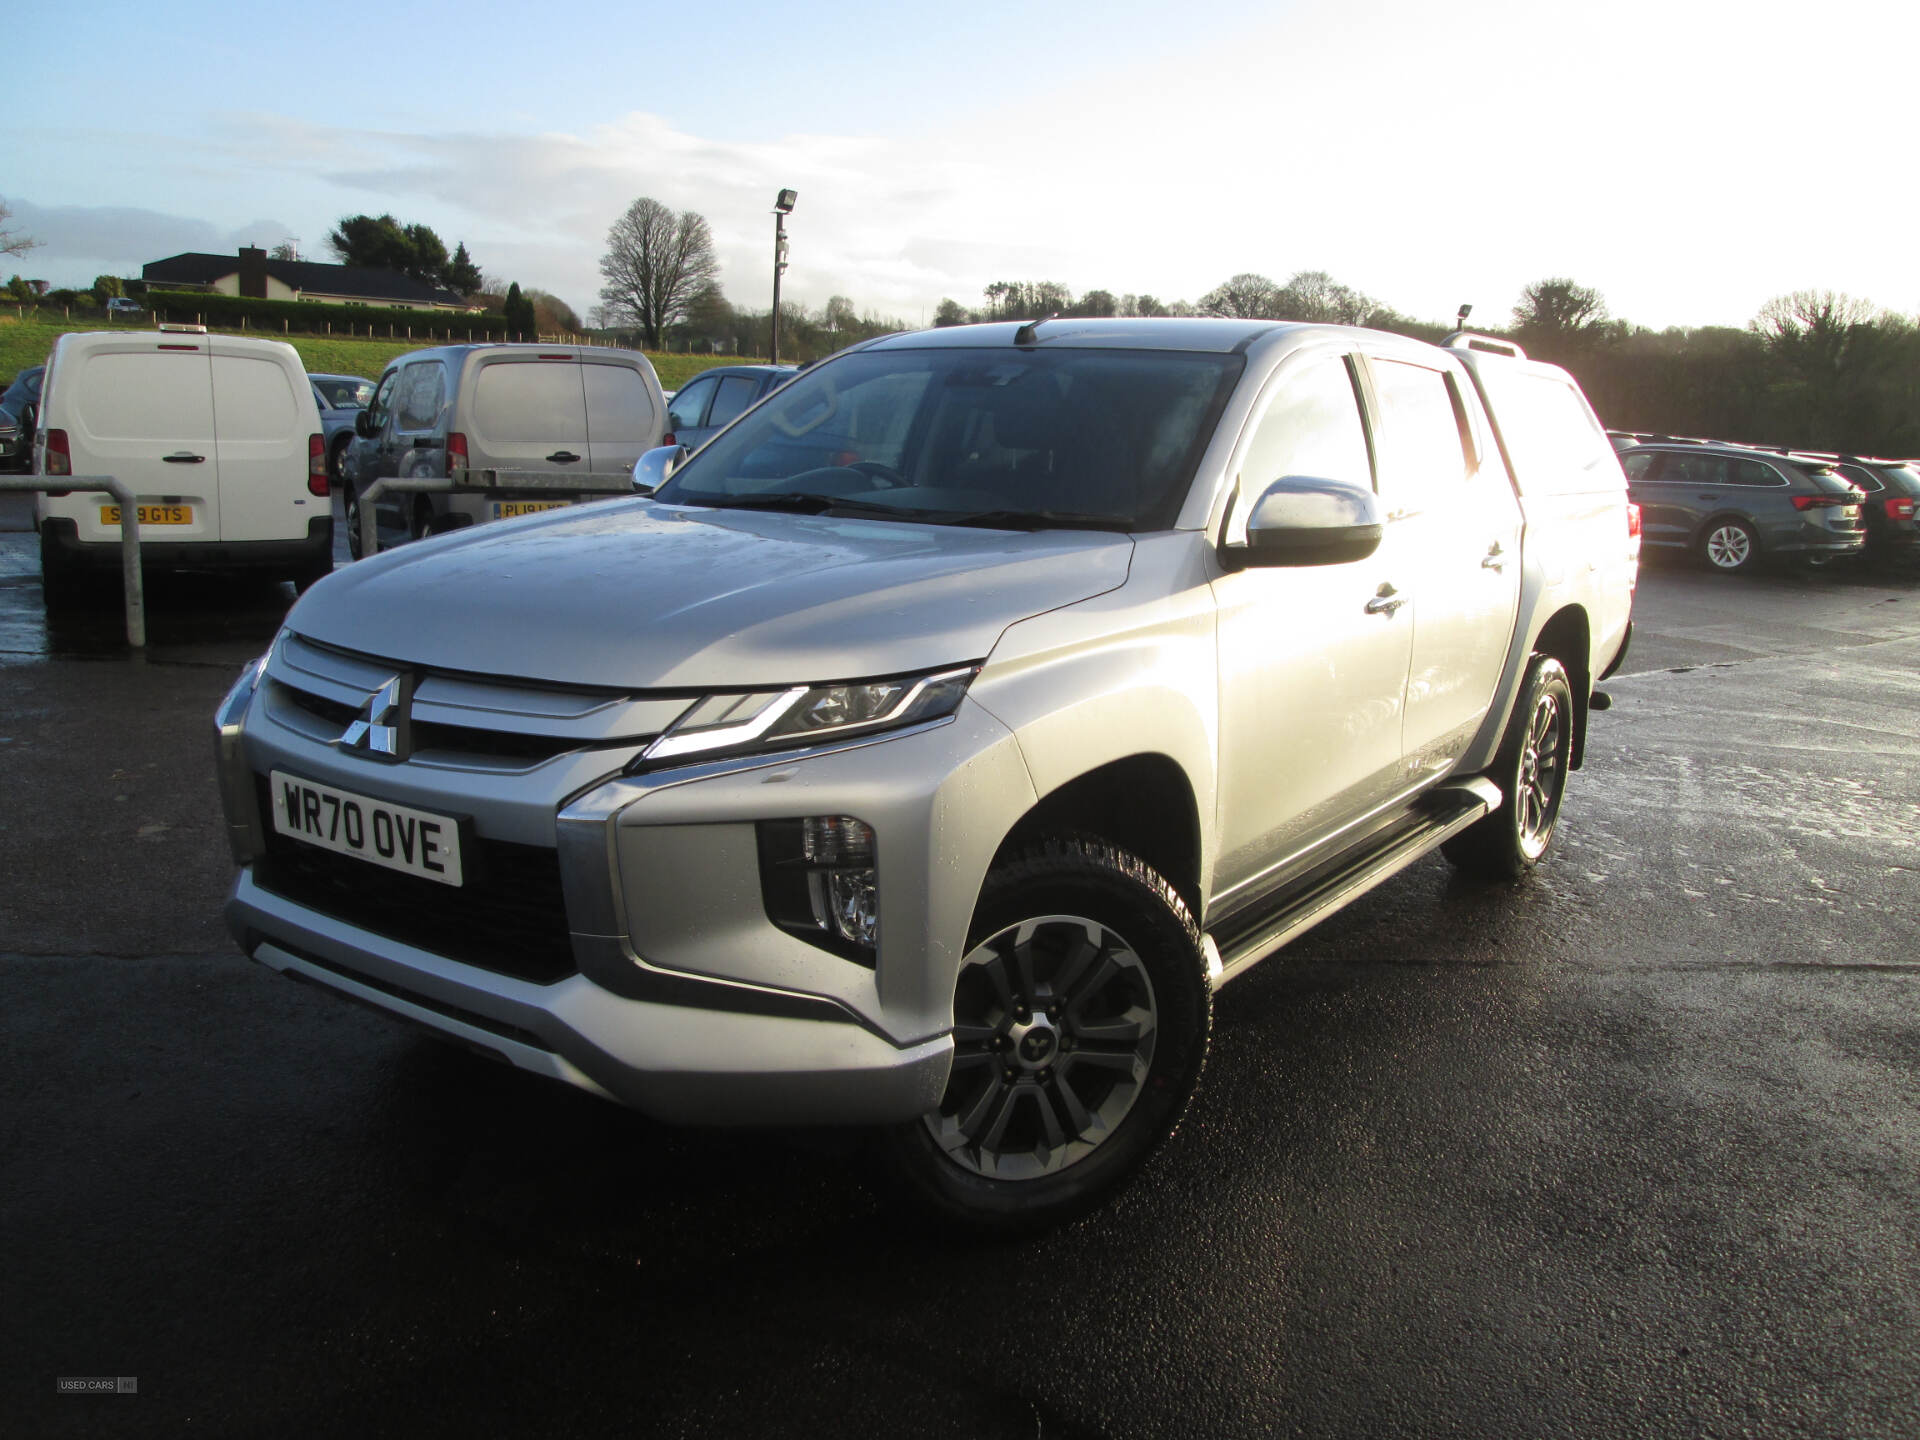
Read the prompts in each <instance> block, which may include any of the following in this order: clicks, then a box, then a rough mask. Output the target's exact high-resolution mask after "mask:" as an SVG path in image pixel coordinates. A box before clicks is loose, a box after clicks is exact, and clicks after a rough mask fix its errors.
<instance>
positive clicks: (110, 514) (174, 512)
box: [100, 505, 193, 525]
mask: <svg viewBox="0 0 1920 1440" xmlns="http://www.w3.org/2000/svg"><path fill="white" fill-rule="evenodd" d="M134 513H135V514H136V515H138V516H139V517H140V523H141V524H142V525H191V524H192V523H193V507H192V506H191V505H140V506H136V507H135V509H134ZM100 523H101V524H102V525H118V524H119V523H120V507H119V506H118V505H102V506H101V507H100Z"/></svg>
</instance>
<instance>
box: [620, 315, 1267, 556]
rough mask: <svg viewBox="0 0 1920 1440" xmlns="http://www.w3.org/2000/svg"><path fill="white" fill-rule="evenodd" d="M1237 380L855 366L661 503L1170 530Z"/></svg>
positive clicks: (810, 383) (705, 459)
mask: <svg viewBox="0 0 1920 1440" xmlns="http://www.w3.org/2000/svg"><path fill="white" fill-rule="evenodd" d="M1243 363H1244V362H1243V361H1242V359H1241V358H1240V357H1239V356H1237V355H1206V354H1188V353H1180V352H1166V351H1145V350H1048V351H1029V350H1013V349H994V350H984V349H952V350H880V351H868V352H863V353H858V354H853V355H847V356H843V357H842V358H840V359H838V360H834V361H830V362H828V363H827V364H825V365H822V366H820V367H818V368H816V369H813V370H809V371H807V372H805V373H804V374H802V375H800V376H798V377H796V378H795V379H794V380H793V381H792V382H790V383H789V384H787V385H786V386H784V387H783V388H781V389H780V390H777V391H775V392H774V393H773V394H772V395H771V396H769V397H768V398H767V399H766V400H764V401H762V402H761V404H760V405H759V406H758V407H757V408H756V409H754V410H753V411H751V412H750V413H749V414H747V415H746V416H745V417H744V418H743V419H742V420H741V421H740V422H739V423H738V424H736V425H734V426H733V428H732V429H730V430H727V431H724V432H722V433H721V434H720V435H719V436H717V437H716V438H714V439H713V440H711V441H709V442H708V443H707V445H706V446H705V448H703V449H702V450H701V451H700V452H699V453H698V454H696V455H695V456H694V457H693V458H692V459H691V460H689V461H688V462H687V463H686V464H685V465H683V466H682V467H681V468H680V470H679V471H677V472H676V473H675V474H674V476H673V478H672V479H671V480H670V481H668V482H667V483H666V484H665V485H663V486H662V487H661V488H660V491H659V493H658V494H657V495H656V497H655V498H656V499H658V500H659V501H661V502H662V503H665V504H671V505H718V506H741V507H753V508H793V509H801V508H810V509H813V510H816V511H817V510H826V509H834V510H841V511H844V512H845V513H849V514H855V513H857V514H859V515H862V516H872V517H877V518H881V519H894V518H897V519H902V520H916V521H934V522H938V523H943V524H976V525H988V526H996V527H1003V528H1008V529H1027V528H1034V527H1035V526H1042V525H1044V526H1049V527H1051V526H1060V527H1069V528H1094V529H1117V530H1158V529H1165V528H1167V527H1168V526H1169V525H1171V524H1172V523H1173V518H1174V516H1175V514H1176V513H1177V512H1178V510H1179V507H1180V502H1181V500H1182V499H1183V498H1184V497H1185V494H1186V489H1187V484H1188V482H1189V481H1190V480H1191V478H1192V476H1193V470H1194V467H1195V466H1196V465H1197V464H1198V463H1199V459H1200V452H1201V450H1202V449H1203V448H1204V447H1205V445H1206V441H1207V437H1208V436H1209V435H1210V434H1211V433H1212V430H1213V424H1214V421H1215V419H1216V418H1217V417H1218V415H1219V413H1220V409H1221V407H1222V406H1223V405H1224V404H1225V403H1226V398H1227V395H1228V393H1229V392H1230V391H1231V390H1232V388H1233V384H1234V382H1235V381H1236V380H1237V379H1238V378H1239V376H1240V371H1241V368H1242V365H1243ZM836 502H843V503H836Z"/></svg>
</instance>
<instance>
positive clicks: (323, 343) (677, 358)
mask: <svg viewBox="0 0 1920 1440" xmlns="http://www.w3.org/2000/svg"><path fill="white" fill-rule="evenodd" d="M110 328H119V329H130V328H131V329H138V328H143V327H138V326H131V327H130V326H118V327H110V326H108V325H106V324H105V323H103V322H102V323H93V324H88V323H86V322H84V321H76V322H71V323H69V322H64V321H60V320H54V319H47V318H42V317H35V316H32V315H29V316H27V317H25V318H21V317H18V316H13V315H7V314H4V313H0V380H10V379H12V377H13V376H14V375H16V374H18V373H19V372H20V371H22V370H24V369H26V368H27V367H28V366H29V365H38V364H41V363H42V362H44V361H45V360H46V358H47V352H48V351H49V350H51V349H52V348H53V342H54V340H55V339H56V338H57V337H58V336H60V335H63V334H65V333H66V332H67V331H69V330H106V329H110ZM215 333H216V334H230V335H239V334H242V333H246V334H251V335H255V336H258V335H259V334H260V332H259V331H257V330H254V331H246V332H242V331H239V330H226V331H215ZM266 338H267V339H270V340H278V339H281V338H283V337H281V336H278V335H269V336H267V337H266ZM284 338H285V340H286V342H287V343H288V344H289V345H291V346H293V348H294V349H295V350H297V351H299V352H300V361H301V363H302V364H303V365H305V366H306V367H307V369H308V371H309V372H311V373H313V374H333V375H364V376H365V377H366V378H367V379H369V380H377V379H378V378H379V377H380V372H381V371H382V370H384V369H385V368H386V366H387V362H388V361H389V360H392V359H393V358H394V357H395V356H396V355H404V354H406V353H407V352H408V351H409V350H414V349H418V348H419V347H418V346H417V345H414V344H410V343H409V342H407V341H405V340H402V341H398V342H395V341H391V340H342V339H339V338H338V337H330V336H322V335H288V336H285V337H284ZM647 359H649V360H651V361H652V362H653V368H654V370H655V372H656V373H657V374H658V375H659V376H660V383H661V385H662V386H664V387H665V388H666V389H668V390H678V389H679V388H680V387H681V386H682V385H684V384H686V383H687V381H688V380H690V379H692V378H693V377H694V376H695V375H697V374H699V373H700V372H701V371H702V370H706V369H710V368H711V367H713V366H715V365H738V364H742V363H749V364H750V363H753V362H752V361H751V359H750V358H746V359H743V357H740V356H737V355H668V354H663V353H654V352H651V351H649V352H648V353H647Z"/></svg>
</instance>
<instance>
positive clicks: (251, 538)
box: [34, 326, 333, 605]
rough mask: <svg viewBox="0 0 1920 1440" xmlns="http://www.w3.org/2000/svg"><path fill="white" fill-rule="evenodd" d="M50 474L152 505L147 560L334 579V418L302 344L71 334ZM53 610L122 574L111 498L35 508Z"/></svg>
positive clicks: (58, 388) (51, 362)
mask: <svg viewBox="0 0 1920 1440" xmlns="http://www.w3.org/2000/svg"><path fill="white" fill-rule="evenodd" d="M34 458H35V461H36V467H35V468H36V469H38V471H39V472H40V474H41V475H42V476H46V477H52V476H57V475H112V476H114V477H116V478H118V479H120V480H123V481H125V482H126V483H127V484H129V485H130V486H132V487H133V491H134V494H135V495H137V496H138V497H139V501H140V542H141V543H140V559H141V563H142V565H144V566H146V567H149V568H155V567H160V566H171V567H178V568H182V569H217V570H247V571H252V572H255V573H265V574H269V575H275V576H279V577H281V578H285V579H290V580H292V581H294V582H295V583H296V584H298V585H300V586H301V587H302V588H305V587H306V586H307V585H309V584H311V583H312V582H313V581H315V580H317V579H319V578H320V577H321V576H323V575H325V574H326V573H327V572H328V571H329V570H331V569H332V568H333V502H332V500H331V499H330V498H329V496H328V493H327V455H326V447H325V445H324V443H323V441H322V439H321V427H320V412H319V409H318V408H317V407H316V406H315V404H314V400H313V387H312V386H311V385H309V384H308V383H307V372H306V367H305V366H304V365H302V364H301V362H300V356H299V354H298V353H297V352H296V351H295V350H294V348H293V347H292V346H291V345H286V344H282V343H281V342H280V341H277V340H255V339H251V338H247V337H242V336H237V335H209V334H207V333H206V331H205V329H204V328H202V327H200V326H167V327H164V328H162V329H160V330H157V331H156V330H146V331H127V330H118V331H110V332H105V333H91V334H71V335H62V336H61V337H60V338H59V339H57V340H55V341H54V343H53V353H52V355H51V356H49V357H48V360H47V374H46V382H45V385H44V388H43V392H42V395H41V401H40V429H39V434H38V436H37V437H36V439H35V442H34ZM34 521H35V527H36V528H37V529H38V530H39V532H40V567H41V576H42V580H43V582H44V586H45V593H46V596H47V602H48V603H49V604H50V605H57V604H59V603H61V602H62V601H63V600H64V599H66V598H68V597H69V596H70V595H71V593H72V591H73V589H74V586H75V583H76V582H77V581H78V580H79V578H80V577H81V575H82V574H83V573H84V572H86V571H88V570H92V569H96V568H97V569H100V570H112V569H117V568H118V566H119V564H120V523H119V521H120V510H119V506H118V504H117V503H116V502H115V501H114V499H113V497H112V496H111V495H106V494H102V493H100V492H98V491H82V490H76V491H69V492H65V493H62V492H60V491H52V492H49V493H47V494H43V495H41V496H40V497H39V498H38V499H37V501H36V502H35V505H34Z"/></svg>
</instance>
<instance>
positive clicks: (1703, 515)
mask: <svg viewBox="0 0 1920 1440" xmlns="http://www.w3.org/2000/svg"><path fill="white" fill-rule="evenodd" d="M1620 463H1621V465H1622V467H1623V468H1624V469H1625V470H1626V472H1627V483H1628V486H1629V490H1630V493H1631V495H1632V499H1633V502H1634V503H1635V504H1636V505H1638V506H1639V507H1640V525H1641V529H1640V540H1641V544H1642V545H1646V546H1653V547H1658V548H1663V549H1668V550H1682V551H1687V552H1689V553H1692V554H1695V555H1698V556H1699V557H1700V558H1701V559H1703V560H1705V561H1706V562H1707V564H1708V566H1709V567H1710V568H1712V569H1714V570H1719V571H1724V572H1726V573H1729V574H1731V573H1734V572H1738V571H1744V570H1750V569H1752V568H1754V567H1756V566H1757V565H1758V564H1759V563H1760V561H1761V560H1762V558H1763V557H1778V558H1782V559H1785V558H1794V559H1799V560H1801V561H1803V562H1806V563H1809V564H1816V565H1818V564H1824V563H1825V562H1827V561H1829V560H1833V559H1837V558H1839V557H1841V556H1845V555H1857V554H1859V553H1860V550H1861V548H1862V547H1863V546H1864V545H1865V544H1866V540H1867V532H1866V529H1865V527H1864V526H1863V525H1862V524H1861V521H1860V502H1861V495H1860V491H1859V490H1858V489H1857V488H1856V487H1855V486H1854V485H1852V484H1851V483H1850V482H1849V481H1847V480H1846V479H1845V478H1844V477H1842V476H1841V475H1840V474H1839V473H1838V472H1837V471H1836V470H1835V469H1834V468H1833V466H1832V465H1830V464H1827V463H1825V462H1823V461H1818V460H1810V459H1806V458H1803V457H1791V456H1786V455H1781V454H1777V453H1774V452H1771V451H1762V450H1752V449H1748V448H1747V447H1745V446H1742V445H1712V444H1699V443H1686V442H1674V443H1671V444H1660V445H1641V446H1636V447H1635V448H1633V449H1630V450H1627V451H1624V452H1623V453H1622V454H1621V456H1620Z"/></svg>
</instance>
